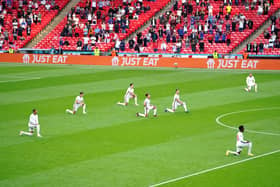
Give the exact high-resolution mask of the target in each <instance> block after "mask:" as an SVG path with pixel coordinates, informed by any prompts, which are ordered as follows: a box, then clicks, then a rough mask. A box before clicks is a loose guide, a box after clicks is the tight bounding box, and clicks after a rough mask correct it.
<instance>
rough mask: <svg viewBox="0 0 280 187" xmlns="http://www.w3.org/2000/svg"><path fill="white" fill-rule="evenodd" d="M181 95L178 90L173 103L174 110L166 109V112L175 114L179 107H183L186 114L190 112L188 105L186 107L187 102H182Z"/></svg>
mask: <svg viewBox="0 0 280 187" xmlns="http://www.w3.org/2000/svg"><path fill="white" fill-rule="evenodd" d="M179 94H180V90H179V89H176V91H175V95H174V98H173V102H172V109H170V108H166V109H165V112H172V113H173V112H175V111H176V109H177V108H178V106H183V107H184V110H185V112H189V111H188V108H187V105H186V102H184V101H181V100H180V95H179Z"/></svg>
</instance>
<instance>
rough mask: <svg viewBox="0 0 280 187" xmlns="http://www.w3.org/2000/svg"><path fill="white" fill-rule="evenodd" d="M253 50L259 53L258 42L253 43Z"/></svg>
mask: <svg viewBox="0 0 280 187" xmlns="http://www.w3.org/2000/svg"><path fill="white" fill-rule="evenodd" d="M253 52H254V53H256V54H258V44H257V43H256V42H254V44H253Z"/></svg>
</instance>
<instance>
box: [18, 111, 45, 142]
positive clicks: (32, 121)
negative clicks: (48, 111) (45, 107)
mask: <svg viewBox="0 0 280 187" xmlns="http://www.w3.org/2000/svg"><path fill="white" fill-rule="evenodd" d="M28 128H29V132H26V131H20V132H19V135H20V136H22V135H27V136H32V135H33V132H34V129H36V130H37V136H38V137H42V136H41V134H40V125H39V120H38V112H37V110H36V109H33V110H32V114H31V115H30V117H29V122H28Z"/></svg>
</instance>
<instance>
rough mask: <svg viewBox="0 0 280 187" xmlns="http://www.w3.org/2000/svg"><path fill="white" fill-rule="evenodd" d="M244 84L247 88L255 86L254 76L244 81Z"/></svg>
mask: <svg viewBox="0 0 280 187" xmlns="http://www.w3.org/2000/svg"><path fill="white" fill-rule="evenodd" d="M246 83H247V85H248V86H253V85H255V78H254V76H252V77H250V76H248V77H247V79H246Z"/></svg>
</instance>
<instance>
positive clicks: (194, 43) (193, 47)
mask: <svg viewBox="0 0 280 187" xmlns="http://www.w3.org/2000/svg"><path fill="white" fill-rule="evenodd" d="M191 47H192V52H196V42H195V40H194V39H193V40H191Z"/></svg>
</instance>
